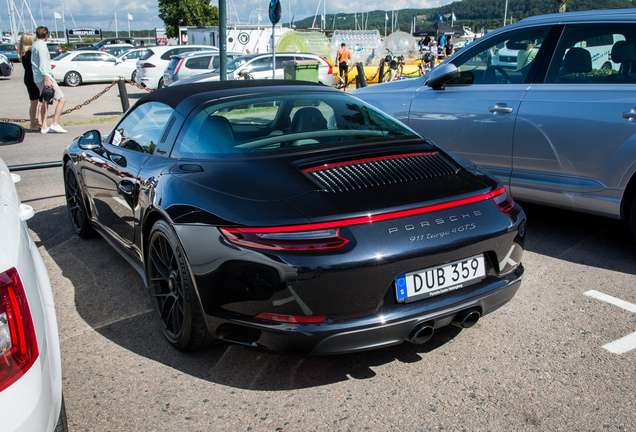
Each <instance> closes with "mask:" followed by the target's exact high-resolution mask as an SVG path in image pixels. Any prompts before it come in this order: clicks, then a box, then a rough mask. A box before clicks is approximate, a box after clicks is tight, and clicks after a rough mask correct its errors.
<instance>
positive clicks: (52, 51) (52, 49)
mask: <svg viewBox="0 0 636 432" xmlns="http://www.w3.org/2000/svg"><path fill="white" fill-rule="evenodd" d="M46 47H47V48H48V49H49V55H50V56H51V59H54V58H56V57H57V56H59V55H60V54H62V53H63V52H64V49H62V46H61V45H60V44H59V43H55V42H47V43H46Z"/></svg>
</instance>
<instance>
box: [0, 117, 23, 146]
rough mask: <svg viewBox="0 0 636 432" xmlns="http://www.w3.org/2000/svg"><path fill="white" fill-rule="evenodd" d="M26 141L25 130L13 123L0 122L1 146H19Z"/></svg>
mask: <svg viewBox="0 0 636 432" xmlns="http://www.w3.org/2000/svg"><path fill="white" fill-rule="evenodd" d="M22 141H24V128H23V127H22V126H20V125H17V124H13V123H5V122H0V144H17V143H21V142H22Z"/></svg>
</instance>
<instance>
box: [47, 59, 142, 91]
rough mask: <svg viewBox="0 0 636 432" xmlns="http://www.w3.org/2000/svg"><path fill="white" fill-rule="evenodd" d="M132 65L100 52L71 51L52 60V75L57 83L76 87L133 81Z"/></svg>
mask: <svg viewBox="0 0 636 432" xmlns="http://www.w3.org/2000/svg"><path fill="white" fill-rule="evenodd" d="M131 66H132V65H131V64H126V63H125V62H122V61H118V60H117V57H115V56H112V55H110V54H107V53H103V52H100V51H70V52H65V53H63V54H60V55H59V56H57V57H56V58H55V59H53V60H51V73H52V74H53V78H55V80H56V81H57V82H62V83H64V84H66V85H67V86H70V87H76V86H78V85H80V84H83V83H90V82H111V81H113V80H116V79H119V78H120V77H121V78H125V79H132V74H133V72H134V70H133V69H132V67H131Z"/></svg>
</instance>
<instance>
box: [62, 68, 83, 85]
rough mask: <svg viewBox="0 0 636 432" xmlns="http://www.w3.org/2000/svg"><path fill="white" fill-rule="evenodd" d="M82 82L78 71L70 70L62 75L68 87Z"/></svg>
mask: <svg viewBox="0 0 636 432" xmlns="http://www.w3.org/2000/svg"><path fill="white" fill-rule="evenodd" d="M81 83H82V76H81V75H80V74H79V72H75V71H71V72H69V73H67V74H66V76H65V77H64V84H66V85H67V86H69V87H77V86H78V85H80V84H81Z"/></svg>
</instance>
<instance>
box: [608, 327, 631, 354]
mask: <svg viewBox="0 0 636 432" xmlns="http://www.w3.org/2000/svg"><path fill="white" fill-rule="evenodd" d="M601 348H605V349H606V350H608V351H609V352H611V353H614V354H623V353H626V352H627V351H630V350H633V349H634V348H636V332H634V333H632V334H628V335H627V336H625V337H622V338H620V339H617V340H615V341H614V342H610V343H608V344H606V345H603V346H602V347H601Z"/></svg>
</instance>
